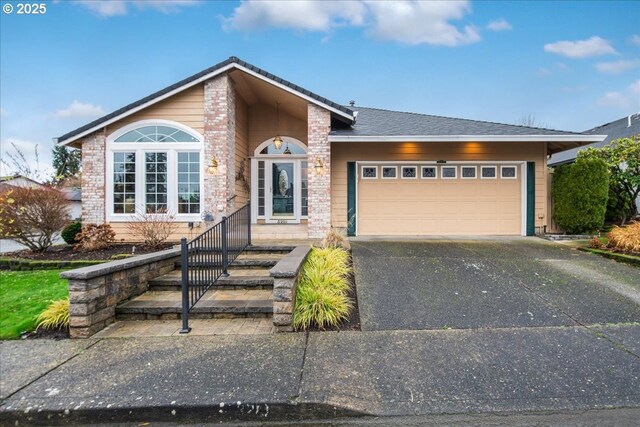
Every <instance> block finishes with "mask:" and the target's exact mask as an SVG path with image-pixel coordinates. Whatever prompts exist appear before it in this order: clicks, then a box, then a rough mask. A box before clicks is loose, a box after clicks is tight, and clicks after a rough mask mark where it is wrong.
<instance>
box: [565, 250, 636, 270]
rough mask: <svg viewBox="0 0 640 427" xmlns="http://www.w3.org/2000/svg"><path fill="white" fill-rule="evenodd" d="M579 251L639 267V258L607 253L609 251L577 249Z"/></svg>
mask: <svg viewBox="0 0 640 427" xmlns="http://www.w3.org/2000/svg"><path fill="white" fill-rule="evenodd" d="M577 249H578V250H579V251H582V252H587V253H592V254H595V255H599V256H601V257H604V258H609V259H612V260H614V261H618V262H622V263H625V264H630V265H633V266H636V267H640V258H638V257H634V256H630V255H625V254H618V253H615V252H609V251H603V250H600V249H593V248H577Z"/></svg>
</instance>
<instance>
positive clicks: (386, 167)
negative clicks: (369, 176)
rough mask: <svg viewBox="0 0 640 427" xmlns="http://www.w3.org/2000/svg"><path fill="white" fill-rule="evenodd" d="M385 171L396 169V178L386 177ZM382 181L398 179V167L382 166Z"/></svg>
mask: <svg viewBox="0 0 640 427" xmlns="http://www.w3.org/2000/svg"><path fill="white" fill-rule="evenodd" d="M385 169H394V170H395V172H396V173H395V176H384V170H385ZM380 179H398V166H381V167H380Z"/></svg>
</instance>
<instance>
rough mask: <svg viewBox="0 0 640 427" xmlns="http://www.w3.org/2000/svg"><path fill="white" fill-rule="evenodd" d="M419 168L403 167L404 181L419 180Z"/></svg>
mask: <svg viewBox="0 0 640 427" xmlns="http://www.w3.org/2000/svg"><path fill="white" fill-rule="evenodd" d="M417 178H418V167H417V166H402V179H417Z"/></svg>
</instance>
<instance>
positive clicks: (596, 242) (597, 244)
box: [588, 236, 604, 249]
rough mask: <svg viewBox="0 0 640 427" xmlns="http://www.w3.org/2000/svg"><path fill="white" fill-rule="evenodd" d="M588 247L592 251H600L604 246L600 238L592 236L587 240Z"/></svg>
mask: <svg viewBox="0 0 640 427" xmlns="http://www.w3.org/2000/svg"><path fill="white" fill-rule="evenodd" d="M588 246H589V247H590V248H592V249H601V248H602V247H603V246H604V245H603V244H602V242H601V241H600V237H598V236H593V237H592V238H591V240H589V243H588Z"/></svg>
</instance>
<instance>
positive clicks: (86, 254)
mask: <svg viewBox="0 0 640 427" xmlns="http://www.w3.org/2000/svg"><path fill="white" fill-rule="evenodd" d="M172 247H173V244H165V245H163V246H161V247H158V248H148V247H144V246H141V245H132V244H124V243H119V244H115V245H113V246H112V247H110V248H108V249H101V250H97V251H85V250H74V249H73V246H72V245H60V246H58V245H56V246H52V247H50V248H49V250H47V251H46V252H31V251H30V250H28V249H26V250H22V251H17V252H11V253H8V254H4V255H3V256H4V257H9V258H22V259H30V260H34V261H100V260H110V259H111V257H112V256H113V255H120V254H135V255H142V254H148V253H151V252H156V251H161V250H164V249H169V248H172Z"/></svg>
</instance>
